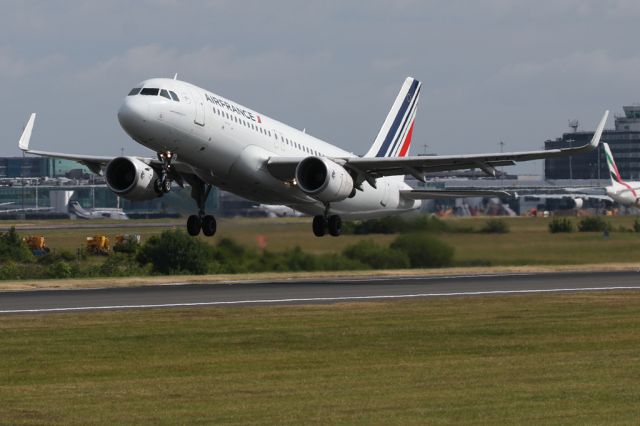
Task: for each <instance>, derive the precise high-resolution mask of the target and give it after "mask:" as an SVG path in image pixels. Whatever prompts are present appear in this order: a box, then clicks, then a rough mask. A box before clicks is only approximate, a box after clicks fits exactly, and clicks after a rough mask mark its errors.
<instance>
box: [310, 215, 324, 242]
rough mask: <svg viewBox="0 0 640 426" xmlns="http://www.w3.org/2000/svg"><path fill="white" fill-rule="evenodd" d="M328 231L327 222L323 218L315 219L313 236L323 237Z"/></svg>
mask: <svg viewBox="0 0 640 426" xmlns="http://www.w3.org/2000/svg"><path fill="white" fill-rule="evenodd" d="M326 229H327V221H326V219H325V218H324V217H323V216H314V217H313V235H315V236H316V237H323V236H324V234H325V231H326Z"/></svg>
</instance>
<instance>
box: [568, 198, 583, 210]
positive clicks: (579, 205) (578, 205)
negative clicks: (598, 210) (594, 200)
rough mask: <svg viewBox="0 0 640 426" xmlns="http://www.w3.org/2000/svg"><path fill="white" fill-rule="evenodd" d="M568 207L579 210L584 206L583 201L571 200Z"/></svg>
mask: <svg viewBox="0 0 640 426" xmlns="http://www.w3.org/2000/svg"><path fill="white" fill-rule="evenodd" d="M569 206H570V208H572V209H575V210H580V209H581V208H582V206H584V200H583V199H582V198H572V199H570V200H569Z"/></svg>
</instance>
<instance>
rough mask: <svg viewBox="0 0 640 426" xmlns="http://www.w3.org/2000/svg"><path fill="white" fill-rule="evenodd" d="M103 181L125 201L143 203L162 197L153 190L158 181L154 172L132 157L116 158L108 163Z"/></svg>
mask: <svg viewBox="0 0 640 426" xmlns="http://www.w3.org/2000/svg"><path fill="white" fill-rule="evenodd" d="M105 179H106V181H107V186H108V187H109V189H111V190H112V191H113V192H114V193H116V195H119V196H120V197H122V198H126V199H127V200H131V201H145V200H151V199H153V198H157V197H159V196H160V195H162V194H159V193H158V192H156V190H155V189H154V182H155V181H156V179H158V174H157V173H156V171H155V170H153V168H152V167H151V166H149V165H148V164H145V163H143V162H142V161H140V160H138V159H137V158H134V157H117V158H114V159H113V160H111V161H109V163H108V164H107V169H106V172H105Z"/></svg>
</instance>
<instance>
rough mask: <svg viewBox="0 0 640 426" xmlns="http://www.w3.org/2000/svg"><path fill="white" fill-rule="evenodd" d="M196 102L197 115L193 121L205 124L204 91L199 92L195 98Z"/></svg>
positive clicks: (200, 124) (201, 124)
mask: <svg viewBox="0 0 640 426" xmlns="http://www.w3.org/2000/svg"><path fill="white" fill-rule="evenodd" d="M194 103H195V106H196V116H195V118H194V119H193V122H194V123H196V124H197V125H199V126H204V110H205V108H204V96H203V95H202V93H198V94H197V95H196V96H195V98H194Z"/></svg>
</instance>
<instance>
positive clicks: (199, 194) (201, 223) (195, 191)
mask: <svg viewBox="0 0 640 426" xmlns="http://www.w3.org/2000/svg"><path fill="white" fill-rule="evenodd" d="M187 181H188V182H189V184H190V185H191V198H193V199H194V200H196V203H197V204H198V214H197V215H195V214H192V215H191V216H189V218H188V219H187V232H188V233H189V235H191V236H193V237H195V236H196V235H198V234H199V233H200V230H202V233H203V234H204V235H206V236H207V237H211V236H213V235H215V233H216V229H217V224H216V218H215V217H213V216H212V215H209V214H205V212H204V206H205V204H206V202H207V198H208V197H209V193H210V192H211V188H212V185H210V184H205V183H204V182H203V181H202V180H200V179H198V178H195V177H194V178H192V179H187Z"/></svg>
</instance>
